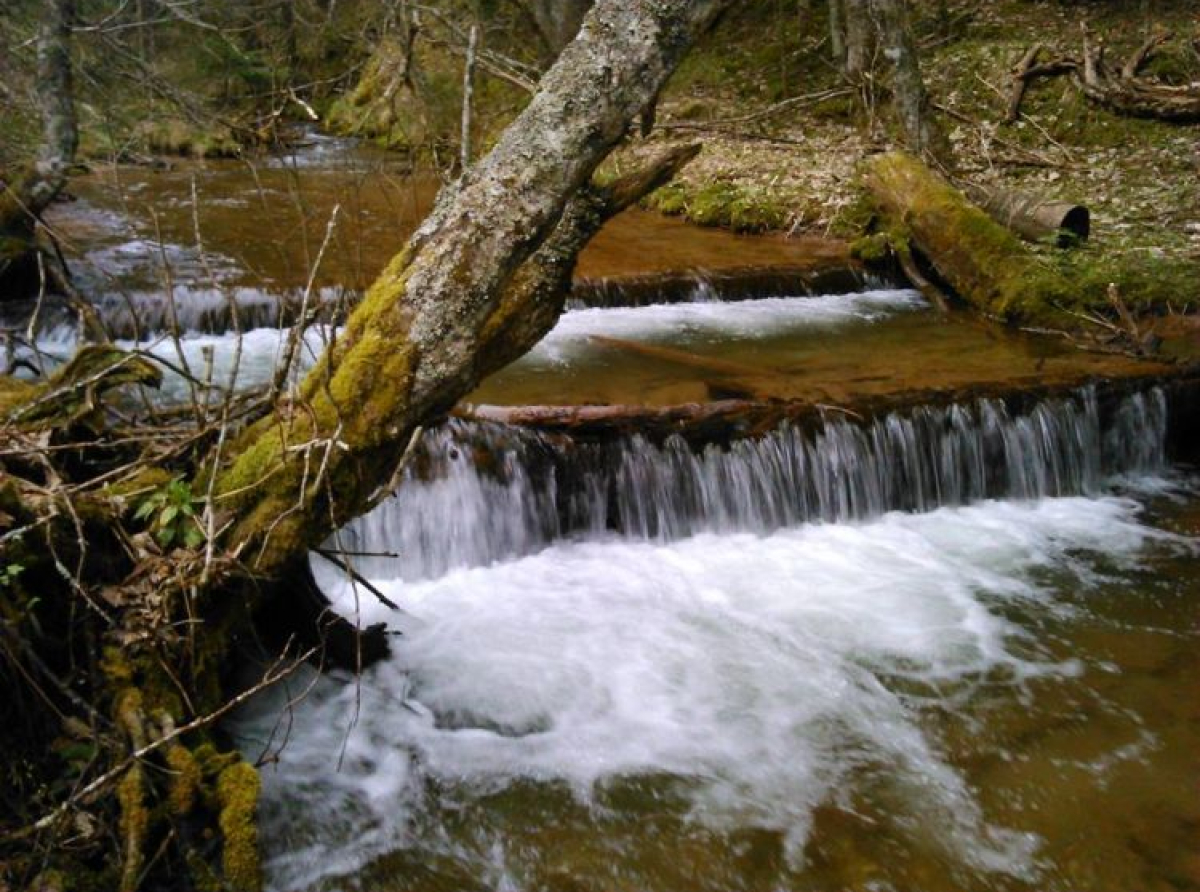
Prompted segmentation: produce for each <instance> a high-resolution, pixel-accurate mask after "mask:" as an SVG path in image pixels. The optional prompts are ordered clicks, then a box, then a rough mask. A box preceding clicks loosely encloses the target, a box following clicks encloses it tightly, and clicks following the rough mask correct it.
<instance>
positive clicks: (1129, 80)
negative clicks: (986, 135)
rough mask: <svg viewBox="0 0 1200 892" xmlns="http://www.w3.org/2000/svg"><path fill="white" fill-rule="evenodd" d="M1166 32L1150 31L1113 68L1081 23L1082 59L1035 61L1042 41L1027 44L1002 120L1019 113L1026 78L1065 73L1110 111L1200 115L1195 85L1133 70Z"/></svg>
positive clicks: (1167, 117)
mask: <svg viewBox="0 0 1200 892" xmlns="http://www.w3.org/2000/svg"><path fill="white" fill-rule="evenodd" d="M1171 37H1172V35H1171V32H1169V31H1165V30H1159V31H1156V32H1155V33H1154V34H1152V35H1151V36H1150V37H1148V38H1147V39H1146V40H1145V41H1143V42H1142V43H1141V44H1140V45H1139V46H1138V47H1137V49H1135V50H1134V51H1133V52H1132V53H1131V54H1130V55H1129V56H1128V58H1126V60H1125V62H1124V63H1123V64H1122V65H1121V66H1120V68H1119V69H1117V70H1115V71H1114V70H1111V69H1110V67H1109V66H1108V65H1107V64H1106V62H1105V58H1104V50H1105V47H1104V44H1103V42H1102V41H1099V40H1093V39H1092V37H1091V35H1090V34H1089V32H1088V30H1087V28H1086V26H1085V27H1084V29H1083V57H1082V59H1075V58H1071V57H1069V56H1062V57H1059V58H1056V59H1052V60H1051V61H1048V62H1045V63H1040V62H1039V61H1038V60H1039V57H1040V54H1041V52H1042V49H1043V47H1042V46H1041V45H1040V44H1037V45H1035V46H1033V47H1030V49H1029V50H1028V51H1027V52H1026V53H1025V55H1024V56H1022V58H1021V60H1020V62H1018V63H1017V66H1016V68H1015V69H1014V71H1013V79H1012V86H1011V88H1010V93H1009V102H1008V111H1007V114H1006V116H1005V120H1007V121H1008V122H1009V123H1012V122H1014V121H1016V120H1017V119H1018V118H1019V117H1020V114H1021V102H1022V100H1023V99H1024V97H1025V92H1026V90H1027V89H1028V86H1029V84H1030V82H1031V81H1033V80H1035V79H1037V78H1049V77H1059V76H1062V75H1070V76H1071V78H1072V80H1073V81H1074V82H1075V84H1076V86H1077V87H1078V88H1079V89H1080V91H1081V92H1082V93H1083V95H1084V96H1085V97H1087V98H1088V100H1090V101H1091V102H1094V103H1095V104H1096V105H1099V106H1102V107H1103V108H1107V109H1108V110H1109V111H1112V112H1114V113H1116V114H1119V115H1125V116H1128V117H1136V118H1152V119H1155V120H1161V121H1171V122H1174V123H1181V124H1189V123H1195V122H1197V121H1200V86H1198V85H1196V84H1189V85H1186V86H1173V85H1170V84H1164V83H1161V82H1158V81H1152V80H1147V79H1146V78H1143V77H1140V76H1139V75H1140V72H1141V70H1142V68H1143V67H1145V64H1146V62H1147V61H1148V60H1149V59H1150V57H1151V56H1152V55H1153V54H1154V51H1155V50H1156V49H1158V48H1159V47H1160V46H1162V45H1163V44H1164V43H1166V42H1167V41H1168V40H1170V39H1171Z"/></svg>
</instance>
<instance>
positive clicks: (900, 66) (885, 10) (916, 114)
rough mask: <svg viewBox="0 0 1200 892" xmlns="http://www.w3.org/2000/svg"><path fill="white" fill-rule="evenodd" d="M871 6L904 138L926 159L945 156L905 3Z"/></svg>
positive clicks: (875, 1)
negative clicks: (890, 73)
mask: <svg viewBox="0 0 1200 892" xmlns="http://www.w3.org/2000/svg"><path fill="white" fill-rule="evenodd" d="M871 5H872V7H873V9H874V14H875V23H876V27H877V29H878V33H879V45H880V49H881V51H882V55H883V56H884V57H885V58H886V59H887V60H888V61H889V62H891V65H892V103H893V106H894V107H895V110H896V118H897V121H898V122H899V124H900V129H901V132H902V133H903V135H904V141H905V143H906V144H907V145H908V147H909V149H911V150H912V151H913V152H916V153H917V154H918V155H920V156H921V157H923V158H925V159H927V160H931V159H932V160H939V159H941V158H944V157H945V156H946V154H947V149H946V142H945V137H944V135H943V134H942V133H941V131H940V129H939V128H938V126H937V122H936V121H934V120H933V117H932V114H931V110H930V107H929V96H928V94H927V93H926V92H925V82H924V80H923V79H922V78H921V66H920V61H919V59H918V57H917V46H916V42H915V41H914V40H913V36H912V30H911V28H910V27H909V21H908V12H907V10H906V8H905V2H904V0H871Z"/></svg>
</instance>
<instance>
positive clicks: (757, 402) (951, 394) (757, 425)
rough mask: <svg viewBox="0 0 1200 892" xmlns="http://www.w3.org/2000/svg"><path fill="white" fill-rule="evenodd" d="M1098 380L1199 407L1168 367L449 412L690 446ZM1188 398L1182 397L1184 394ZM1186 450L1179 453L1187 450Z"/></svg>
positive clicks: (544, 429) (1189, 377) (1028, 395)
mask: <svg viewBox="0 0 1200 892" xmlns="http://www.w3.org/2000/svg"><path fill="white" fill-rule="evenodd" d="M1091 383H1098V384H1099V386H1100V388H1101V393H1100V398H1101V400H1102V401H1107V402H1111V401H1112V400H1113V399H1115V398H1119V397H1121V396H1123V395H1126V394H1129V393H1134V392H1138V391H1140V390H1144V389H1145V388H1147V387H1153V386H1158V385H1162V386H1165V387H1168V388H1169V389H1170V394H1171V398H1172V402H1173V403H1174V404H1178V405H1179V406H1180V407H1181V408H1191V407H1192V406H1194V405H1196V404H1197V398H1198V397H1197V394H1200V373H1198V372H1197V371H1196V370H1187V369H1174V370H1172V369H1169V368H1167V367H1164V366H1153V365H1149V364H1147V365H1143V366H1141V367H1140V368H1139V369H1137V370H1133V369H1131V370H1130V373H1129V374H1128V375H1117V376H1111V377H1110V376H1105V377H1103V378H1101V379H1100V380H1099V381H1097V378H1096V376H1095V375H1094V374H1092V373H1087V372H1079V373H1078V374H1071V375H1063V376H1059V377H1056V378H1055V379H1054V380H1052V381H1044V380H1034V381H1031V380H1012V381H1006V382H989V383H981V384H972V385H968V386H956V387H946V388H941V389H927V388H920V389H911V390H898V391H895V392H893V393H885V394H872V395H865V396H857V397H850V398H847V399H845V400H843V401H841V402H842V404H836V405H835V404H831V403H825V402H821V401H820V400H817V399H731V400H715V401H712V402H706V403H678V404H675V405H668V406H637V405H605V406H490V405H472V404H469V403H463V404H461V405H459V406H458V408H457V409H455V411H454V416H455V417H457V418H461V419H464V420H468V421H479V422H486V423H491V424H506V425H512V426H514V427H521V428H527V429H530V430H535V431H538V432H540V433H543V434H547V435H551V436H562V437H566V438H568V439H570V440H572V441H575V442H580V443H588V442H604V441H609V440H611V439H613V438H615V437H622V436H633V435H637V436H639V437H642V438H645V439H646V440H649V441H650V442H654V443H661V442H663V441H664V440H666V439H667V438H669V437H680V438H682V439H683V440H685V441H686V442H688V443H689V444H690V445H692V446H693V447H694V448H700V449H702V448H704V447H707V446H711V445H726V444H729V443H731V442H733V441H735V440H742V439H747V438H754V437H760V436H763V435H764V434H766V433H768V432H770V431H772V430H774V429H775V428H777V427H779V425H781V424H785V423H786V424H793V425H799V426H807V425H810V424H811V425H816V424H822V423H824V422H825V421H828V420H831V419H848V420H851V421H856V422H862V421H864V420H868V419H871V418H874V417H879V416H881V415H885V414H887V413H889V412H895V411H905V410H909V409H912V408H913V407H915V406H945V405H951V404H955V403H967V402H971V401H973V400H978V399H1003V400H1006V401H1015V402H1019V403H1020V404H1021V405H1023V406H1032V405H1034V404H1036V403H1037V402H1038V401H1039V400H1043V399H1046V398H1049V397H1055V396H1064V395H1068V394H1071V393H1076V392H1077V391H1078V389H1079V388H1080V387H1082V386H1084V385H1086V384H1091ZM1184 396H1187V397H1188V400H1189V401H1188V402H1183V401H1182V400H1183V397H1184ZM1173 424H1174V425H1175V428H1173V430H1172V443H1173V444H1175V446H1176V449H1177V451H1178V449H1179V447H1180V446H1181V445H1182V446H1183V447H1185V448H1191V449H1192V451H1193V452H1194V447H1189V446H1188V445H1187V444H1188V443H1189V442H1190V441H1189V440H1188V438H1187V435H1188V433H1189V432H1191V431H1194V430H1195V429H1196V426H1197V425H1196V422H1195V420H1194V418H1193V417H1192V416H1191V415H1189V413H1188V412H1187V411H1184V412H1182V415H1181V417H1179V418H1177V419H1176V420H1175V421H1173ZM1184 454H1186V453H1181V457H1182V455H1184Z"/></svg>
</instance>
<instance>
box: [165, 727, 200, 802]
mask: <svg viewBox="0 0 1200 892" xmlns="http://www.w3.org/2000/svg"><path fill="white" fill-rule="evenodd" d="M166 760H167V765H168V766H170V768H171V770H172V771H173V772H174V773H173V774H172V776H171V786H170V793H169V796H170V803H171V811H172V813H173V814H174V815H175V816H176V817H182V816H184V815H186V814H187V813H188V812H190V811H191V810H192V809H193V808H194V807H195V805H196V801H197V799H198V797H199V795H200V784H201V782H202V780H203V774H202V772H201V770H200V763H199V762H198V761H197V760H196V757H195V756H194V755H193V754H192V751H191V750H189V749H188V748H187V747H185V746H182V745H180V744H174V745H172V746H170V747H168V748H167V755H166Z"/></svg>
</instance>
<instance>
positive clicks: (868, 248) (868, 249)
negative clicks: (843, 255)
mask: <svg viewBox="0 0 1200 892" xmlns="http://www.w3.org/2000/svg"><path fill="white" fill-rule="evenodd" d="M891 250H892V243H891V239H890V238H889V237H888V235H887V233H885V232H875V233H871V234H869V235H864V236H862V237H861V238H857V239H855V240H854V241H853V242H851V243H850V256H851V257H853V258H854V259H855V260H861V261H862V262H863V263H883V262H884V261H886V260H887V259H888V256H889V255H890V254H891Z"/></svg>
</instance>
